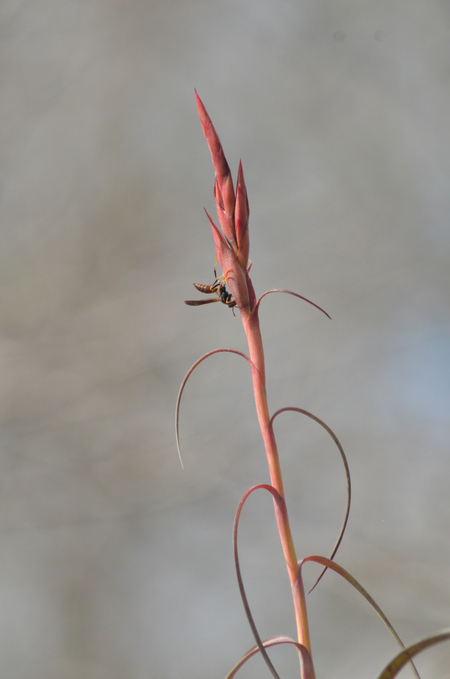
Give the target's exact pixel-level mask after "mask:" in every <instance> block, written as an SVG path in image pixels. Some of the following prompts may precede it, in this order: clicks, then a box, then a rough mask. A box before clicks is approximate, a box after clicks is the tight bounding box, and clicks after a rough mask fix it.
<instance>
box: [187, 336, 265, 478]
mask: <svg viewBox="0 0 450 679" xmlns="http://www.w3.org/2000/svg"><path fill="white" fill-rule="evenodd" d="M223 352H224V353H229V354H237V355H238V356H242V358H245V360H246V361H248V362H249V363H250V365H252V362H251V360H250V359H249V357H248V356H246V355H245V354H243V353H242V351H237V350H236V349H213V351H208V353H206V354H204V355H203V356H202V357H201V358H199V359H198V361H196V362H195V363H194V365H193V366H191V367H190V368H189V370H188V371H187V373H186V375H185V377H184V379H183V381H182V383H181V387H180V390H179V392H178V396H177V402H176V405H175V436H176V441H177V450H178V457H179V458H180V464H181V466H182V468H183V469H184V465H183V460H182V457H181V450H180V427H179V419H180V403H181V397H182V395H183V391H184V388H185V386H186V382H187V381H188V379H189V378H190V376H191V375H192V373H193V372H194V370H195V369H196V367H197V366H198V365H200V363H202V362H203V361H204V360H205V359H207V358H209V357H210V356H213V354H220V353H223Z"/></svg>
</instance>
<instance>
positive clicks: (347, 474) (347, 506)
mask: <svg viewBox="0 0 450 679" xmlns="http://www.w3.org/2000/svg"><path fill="white" fill-rule="evenodd" d="M289 411H292V412H296V413H300V414H302V415H306V417H310V418H311V419H312V420H314V421H315V422H317V423H318V424H320V426H321V427H323V428H324V429H325V431H327V432H328V434H329V435H330V436H331V438H332V439H333V441H334V442H335V444H336V446H337V448H338V450H339V453H340V455H341V458H342V464H343V465H344V470H345V478H346V481H347V501H346V504H345V511H344V519H343V521H342V525H341V529H340V531H339V535H338V538H337V540H336V542H335V545H334V547H333V550H332V552H331V556H330V559H334V556H335V554H336V552H337V550H338V549H339V545H340V544H341V542H342V538H343V537H344V533H345V529H346V527H347V522H348V517H349V514H350V504H351V499H352V484H351V480H350V469H349V466H348V462H347V458H346V456H345V453H344V449H343V448H342V446H341V444H340V442H339V439H338V437H337V436H336V434H335V433H334V432H333V430H332V429H330V427H329V426H328V425H327V424H325V422H323V420H321V419H320V418H319V417H316V415H313V414H312V413H310V412H308V411H307V410H303V408H293V407H289V408H281V409H280V410H277V412H276V413H275V414H274V415H272V418H271V420H270V427H273V422H274V420H275V418H276V417H277V416H278V415H280V414H281V413H285V412H289ZM326 570H327V569H326V567H325V568H324V569H323V571H322V572H321V574H320V575H319V577H318V578H317V580H316V582H315V583H314V585H313V586H312V587H311V589H310V590H309V592H308V594H311V592H312V591H313V589H314V588H315V587H316V585H318V583H319V582H320V580H321V579H322V577H323V576H324V574H325V571H326Z"/></svg>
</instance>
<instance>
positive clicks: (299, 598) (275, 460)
mask: <svg viewBox="0 0 450 679" xmlns="http://www.w3.org/2000/svg"><path fill="white" fill-rule="evenodd" d="M242 321H243V324H244V329H245V333H246V335H247V341H248V346H249V354H250V359H251V361H252V374H253V389H254V394H255V404H256V412H257V414H258V419H259V425H260V428H261V433H262V437H263V441H264V446H265V449H266V455H267V461H268V464H269V472H270V479H271V483H272V485H273V487H274V488H276V490H277V491H278V493H279V494H280V495H281V497H282V498H283V500H284V499H285V497H284V488H283V478H282V475H281V467H280V460H279V456H278V448H277V443H276V440H275V434H274V431H273V427H272V426H271V423H270V415H269V409H268V405H267V393H266V375H265V364H264V349H263V343H262V337H261V330H260V327H259V318H258V308H257V307H256V308H254V310H253V312H252V313H251V314H250V315H248V316H246V315H244V314H243V315H242ZM274 504H275V515H276V520H277V525H278V532H279V534H280V539H281V545H282V548H283V552H284V558H285V561H286V566H287V570H288V575H289V581H290V583H291V588H292V597H293V601H294V609H295V619H296V623H297V634H298V641H299V643H300V644H303V645H304V646H305V647H306V648H307V649H308V651H309V652H310V653H311V641H310V635H309V626H308V617H307V611H306V602H305V591H304V588H303V584H302V581H301V578H300V577H299V569H298V559H297V555H296V553H295V547H294V542H293V539H292V533H291V528H290V525H289V518H288V513H287V507H286V505H285V504H284V508H283V509H282V508H280V507H279V506H278V505H277V504H276V503H274Z"/></svg>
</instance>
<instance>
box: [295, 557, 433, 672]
mask: <svg viewBox="0 0 450 679" xmlns="http://www.w3.org/2000/svg"><path fill="white" fill-rule="evenodd" d="M307 561H315V562H316V563H320V564H322V566H327V567H328V568H331V570H333V571H335V572H336V573H338V574H339V575H341V576H342V577H343V578H344V579H345V580H347V582H349V583H350V584H351V585H353V587H354V588H355V589H357V590H358V592H359V593H360V594H362V595H363V597H364V598H365V600H366V601H368V602H369V604H370V605H371V606H372V608H373V609H374V610H375V611H376V613H378V615H379V617H380V618H381V620H382V621H383V622H384V624H385V625H386V627H387V628H388V630H389V632H390V633H391V635H392V636H393V637H394V639H395V641H396V642H397V644H398V645H399V646H400V647H401V648H402V649H403V650H404V649H405V644H404V643H403V641H402V640H401V639H400V637H399V636H398V634H397V632H396V631H395V629H394V628H393V626H392V625H391V623H390V622H389V620H388V619H387V617H386V616H385V614H384V613H383V611H382V610H381V608H380V607H379V606H378V604H377V603H376V602H375V600H374V599H372V597H371V596H370V594H369V593H368V592H367V591H366V590H365V589H364V587H363V586H362V585H360V584H359V582H358V581H357V580H356V579H355V578H354V577H353V575H350V573H349V572H348V571H346V570H345V568H342V566H339V565H338V564H337V563H336V562H335V561H331V560H330V559H326V558H325V557H324V556H307V557H306V558H304V559H302V560H301V561H299V562H298V566H299V571H301V569H302V566H303V564H304V563H306V562H307ZM407 661H408V660H407ZM407 661H406V662H407ZM409 662H410V664H411V667H412V669H413V671H414V674H415V675H416V677H417V679H420V677H419V673H418V672H417V669H416V667H415V665H414V663H413V662H412V660H409Z"/></svg>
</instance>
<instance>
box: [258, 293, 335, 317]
mask: <svg viewBox="0 0 450 679" xmlns="http://www.w3.org/2000/svg"><path fill="white" fill-rule="evenodd" d="M272 292H284V293H285V294H286V295H292V296H293V297H298V298H299V299H302V300H303V301H304V302H308V304H311V305H312V306H314V307H316V309H319V311H321V312H322V313H323V314H325V316H328V318H329V319H330V321H331V316H330V314H327V312H326V311H324V309H322V307H320V306H319V305H318V304H315V303H314V302H311V300H310V299H307V297H303V296H302V295H299V294H298V293H297V292H292V290H281V289H280V290H279V289H274V290H267V291H266V292H263V294H262V295H261V297H260V298H259V299H258V301H257V302H256V304H255V307H254V309H253V312H254V313H256V312H257V309H258V308H259V303H260V302H261V300H262V298H263V297H265V296H266V295H270V294H271V293H272Z"/></svg>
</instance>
